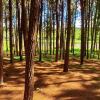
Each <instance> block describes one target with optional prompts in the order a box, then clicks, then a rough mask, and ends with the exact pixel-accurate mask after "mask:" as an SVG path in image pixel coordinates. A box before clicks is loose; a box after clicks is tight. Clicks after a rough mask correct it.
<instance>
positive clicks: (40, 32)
mask: <svg viewBox="0 0 100 100" xmlns="http://www.w3.org/2000/svg"><path fill="white" fill-rule="evenodd" d="M42 12H43V0H41V9H40V25H39V46H40V52H39V61H41V60H42V50H41V39H42V38H41V34H42V15H43V13H42Z"/></svg>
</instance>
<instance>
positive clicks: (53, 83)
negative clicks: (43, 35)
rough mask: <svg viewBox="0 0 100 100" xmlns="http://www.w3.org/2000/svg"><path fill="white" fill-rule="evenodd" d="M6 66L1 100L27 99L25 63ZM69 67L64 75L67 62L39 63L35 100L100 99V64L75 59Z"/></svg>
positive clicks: (36, 75) (37, 65) (36, 72)
mask: <svg viewBox="0 0 100 100" xmlns="http://www.w3.org/2000/svg"><path fill="white" fill-rule="evenodd" d="M4 67H5V68H4V74H5V76H4V81H5V83H4V85H3V86H0V100H23V91H24V67H25V62H16V63H14V64H13V65H10V64H8V62H5V66H4ZM69 67H70V69H69V72H68V73H63V72H62V71H63V62H58V63H56V62H52V63H50V62H42V63H39V62H36V63H35V93H34V98H33V100H100V62H97V61H86V62H85V64H84V66H80V65H79V63H78V61H77V60H71V61H70V66H69Z"/></svg>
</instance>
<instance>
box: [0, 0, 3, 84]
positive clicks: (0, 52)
mask: <svg viewBox="0 0 100 100" xmlns="http://www.w3.org/2000/svg"><path fill="white" fill-rule="evenodd" d="M2 83H3V5H2V0H0V84H2Z"/></svg>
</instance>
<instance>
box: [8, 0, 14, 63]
mask: <svg viewBox="0 0 100 100" xmlns="http://www.w3.org/2000/svg"><path fill="white" fill-rule="evenodd" d="M9 33H10V35H9V37H10V62H11V63H13V56H14V55H13V32H12V0H9Z"/></svg>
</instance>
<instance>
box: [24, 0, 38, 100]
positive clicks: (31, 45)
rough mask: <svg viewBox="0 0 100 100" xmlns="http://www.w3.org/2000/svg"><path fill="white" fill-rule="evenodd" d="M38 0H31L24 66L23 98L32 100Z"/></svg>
mask: <svg viewBox="0 0 100 100" xmlns="http://www.w3.org/2000/svg"><path fill="white" fill-rule="evenodd" d="M39 5H40V1H39V0H31V8H30V18H29V32H28V45H27V48H28V49H27V54H26V68H25V92H24V100H33V91H34V61H33V58H34V55H33V54H34V50H35V35H36V33H37V26H38V20H39Z"/></svg>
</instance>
